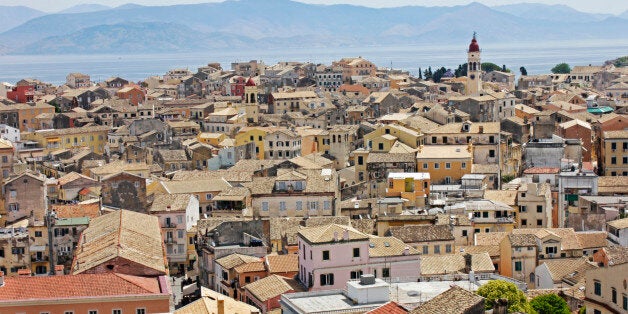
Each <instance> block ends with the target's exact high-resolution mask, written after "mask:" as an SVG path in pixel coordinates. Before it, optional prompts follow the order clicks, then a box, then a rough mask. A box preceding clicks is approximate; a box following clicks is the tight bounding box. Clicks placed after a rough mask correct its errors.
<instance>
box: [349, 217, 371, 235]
mask: <svg viewBox="0 0 628 314" xmlns="http://www.w3.org/2000/svg"><path fill="white" fill-rule="evenodd" d="M351 227H353V228H355V229H357V230H358V231H360V232H362V233H365V234H373V231H374V230H375V219H367V218H363V219H351Z"/></svg>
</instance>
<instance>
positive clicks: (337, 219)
mask: <svg viewBox="0 0 628 314" xmlns="http://www.w3.org/2000/svg"><path fill="white" fill-rule="evenodd" d="M349 221H350V219H349V217H348V216H327V217H325V216H324V217H309V218H307V219H306V220H305V226H306V227H320V226H327V225H330V224H337V225H344V226H348V225H349Z"/></svg>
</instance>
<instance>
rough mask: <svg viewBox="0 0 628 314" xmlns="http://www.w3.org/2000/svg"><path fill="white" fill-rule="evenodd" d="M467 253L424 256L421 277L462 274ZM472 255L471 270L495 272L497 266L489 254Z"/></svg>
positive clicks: (422, 257)
mask: <svg viewBox="0 0 628 314" xmlns="http://www.w3.org/2000/svg"><path fill="white" fill-rule="evenodd" d="M466 254H467V253H455V254H443V255H422V256H421V275H422V276H431V275H446V274H451V273H456V272H459V273H462V272H464V270H465V268H466V264H465V255H466ZM470 255H471V270H473V271H474V272H476V273H480V272H484V273H486V272H489V273H492V272H494V271H495V266H493V262H492V261H491V257H490V256H489V255H488V253H486V252H483V253H477V254H470Z"/></svg>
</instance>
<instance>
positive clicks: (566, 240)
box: [512, 228, 582, 250]
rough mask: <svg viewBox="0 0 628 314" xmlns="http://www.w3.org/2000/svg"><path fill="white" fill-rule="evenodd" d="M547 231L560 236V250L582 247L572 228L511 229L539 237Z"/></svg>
mask: <svg viewBox="0 0 628 314" xmlns="http://www.w3.org/2000/svg"><path fill="white" fill-rule="evenodd" d="M548 232H549V233H551V234H554V235H557V236H558V237H559V238H561V242H560V246H561V250H581V249H582V246H581V245H580V242H579V241H578V237H577V236H576V232H575V231H574V230H573V228H523V229H514V230H513V231H512V233H513V234H530V235H534V236H536V237H538V238H539V239H542V238H544V237H545V236H546V235H547V233H548Z"/></svg>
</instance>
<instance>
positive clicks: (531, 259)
mask: <svg viewBox="0 0 628 314" xmlns="http://www.w3.org/2000/svg"><path fill="white" fill-rule="evenodd" d="M499 247H500V264H499V274H500V275H502V276H506V277H510V278H514V279H516V280H520V281H523V282H528V283H530V284H534V271H535V269H536V266H537V252H538V249H537V238H536V236H534V235H532V234H509V235H507V236H506V237H504V238H503V239H502V241H501V243H500V244H499Z"/></svg>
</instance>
